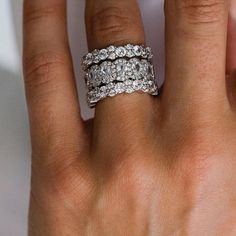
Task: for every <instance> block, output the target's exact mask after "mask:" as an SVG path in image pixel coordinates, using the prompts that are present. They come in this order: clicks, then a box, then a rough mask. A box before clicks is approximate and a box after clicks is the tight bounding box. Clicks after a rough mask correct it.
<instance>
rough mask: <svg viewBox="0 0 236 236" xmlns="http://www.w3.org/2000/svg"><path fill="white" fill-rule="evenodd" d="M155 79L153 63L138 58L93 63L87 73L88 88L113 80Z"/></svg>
mask: <svg viewBox="0 0 236 236" xmlns="http://www.w3.org/2000/svg"><path fill="white" fill-rule="evenodd" d="M142 78H147V79H154V69H153V65H152V64H151V63H150V62H149V61H147V60H145V59H141V60H140V59H138V58H131V59H117V60H115V61H113V62H111V61H104V62H102V63H101V64H100V65H93V66H91V67H90V69H88V71H87V73H86V74H85V81H86V84H87V86H88V88H92V87H97V86H100V85H102V84H108V83H110V82H113V81H126V80H128V79H133V80H139V79H142Z"/></svg>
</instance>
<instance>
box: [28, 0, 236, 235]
mask: <svg viewBox="0 0 236 236" xmlns="http://www.w3.org/2000/svg"><path fill="white" fill-rule="evenodd" d="M230 5H231V3H230V1H228V0H198V1H194V0H175V1H173V0H166V1H165V15H166V80H165V85H164V87H163V88H162V91H161V96H159V97H158V98H154V97H152V96H149V95H146V94H140V93H134V94H132V95H119V96H116V97H114V98H107V99H105V100H104V101H102V102H100V103H99V104H98V105H97V107H96V112H95V118H94V119H93V120H90V121H83V120H82V118H81V116H80V110H79V103H78V97H77V90H76V86H75V81H74V73H73V68H72V61H71V56H70V52H69V46H68V38H67V30H66V2H65V0H47V1H44V0H25V3H24V75H25V76H24V78H25V88H26V97H27V102H28V109H29V118H30V125H31V137H32V183H31V200H30V211H29V235H30V236H54V235H60V236H67V235H70V236H77V235H85V236H86V235H88V236H90V235H91V236H101V235H103V236H106V235H107V236H110V235H112V236H113V235H114V236H124V235H127V236H128V235H135V236H147V235H148V236H149V235H151V236H152V235H153V236H157V235H160V236H170V235H175V236H178V235H180V236H184V235H191V236H198V235H199V236H226V235H227V236H230V235H236V221H235V219H236V198H235V196H236V158H235V157H236V97H235V94H236V93H235V92H234V90H235V85H234V84H235V80H234V75H233V74H234V73H233V71H234V69H235V66H236V58H235V55H236V50H235V44H234V42H235V35H236V23H235V20H234V16H233V14H230V16H229V12H232V10H230V9H231V8H230ZM228 19H229V22H230V24H229V25H228ZM86 27H87V36H88V45H89V48H90V49H94V48H102V47H106V46H108V45H110V44H114V45H123V44H126V43H133V44H137V43H138V44H140V43H145V36H144V30H143V26H142V20H141V17H140V13H139V10H138V5H137V2H136V1H135V0H119V1H115V0H87V1H86ZM227 29H228V30H227ZM227 34H228V35H229V37H228V43H227ZM226 61H227V63H226ZM226 73H227V75H228V76H226Z"/></svg>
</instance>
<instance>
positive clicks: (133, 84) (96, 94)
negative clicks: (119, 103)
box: [88, 79, 158, 108]
mask: <svg viewBox="0 0 236 236" xmlns="http://www.w3.org/2000/svg"><path fill="white" fill-rule="evenodd" d="M134 92H144V93H148V94H150V95H153V96H156V95H158V86H157V84H156V82H155V81H154V80H152V79H141V80H131V79H128V80H126V81H125V82H117V83H114V82H112V83H109V84H107V85H103V86H101V87H96V88H94V89H92V90H90V91H89V92H88V104H89V106H90V107H91V108H93V107H95V106H96V103H97V102H99V101H101V100H103V99H104V98H106V97H114V96H116V95H118V94H121V93H126V94H130V93H134Z"/></svg>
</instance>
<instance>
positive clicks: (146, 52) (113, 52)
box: [82, 44, 153, 70]
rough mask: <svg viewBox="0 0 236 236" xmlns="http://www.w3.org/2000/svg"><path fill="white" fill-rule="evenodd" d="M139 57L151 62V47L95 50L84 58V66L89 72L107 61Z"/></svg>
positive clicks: (135, 46)
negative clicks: (93, 66) (96, 65)
mask: <svg viewBox="0 0 236 236" xmlns="http://www.w3.org/2000/svg"><path fill="white" fill-rule="evenodd" d="M133 57H139V58H143V59H148V60H151V59H152V57H153V54H152V50H151V48H150V47H144V46H143V45H131V44H127V45H125V46H119V47H115V46H110V47H108V48H104V49H101V50H97V49H95V50H94V51H92V52H90V53H88V54H87V55H85V56H84V57H83V58H82V66H83V69H84V70H87V69H88V68H89V67H90V66H91V65H93V64H99V63H100V62H102V61H105V60H111V61H113V60H116V59H118V58H133Z"/></svg>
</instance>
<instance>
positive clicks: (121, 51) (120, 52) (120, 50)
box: [116, 47, 126, 57]
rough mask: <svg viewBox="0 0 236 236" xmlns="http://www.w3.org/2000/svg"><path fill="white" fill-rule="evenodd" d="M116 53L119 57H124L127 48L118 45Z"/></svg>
mask: <svg viewBox="0 0 236 236" xmlns="http://www.w3.org/2000/svg"><path fill="white" fill-rule="evenodd" d="M116 55H117V56H118V57H124V56H125V55H126V49H125V48H124V47H118V48H117V49H116Z"/></svg>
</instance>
